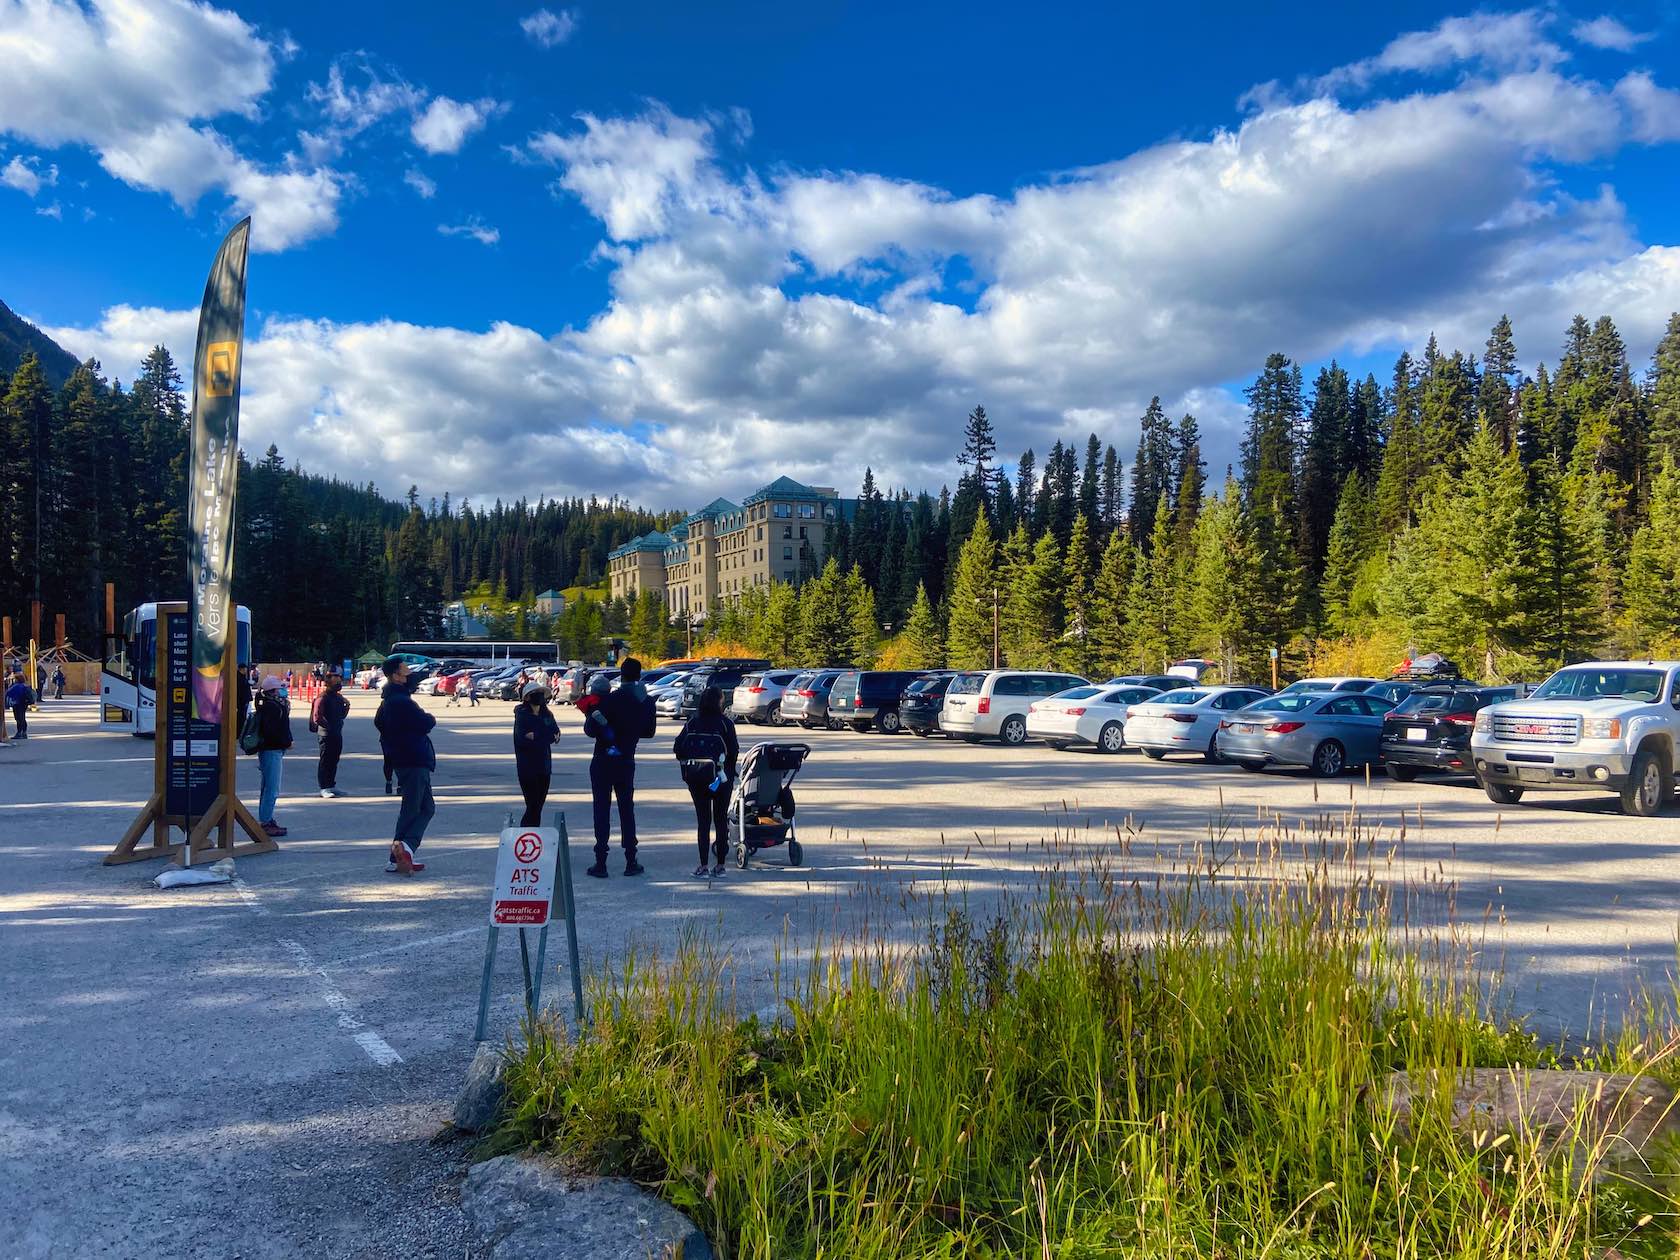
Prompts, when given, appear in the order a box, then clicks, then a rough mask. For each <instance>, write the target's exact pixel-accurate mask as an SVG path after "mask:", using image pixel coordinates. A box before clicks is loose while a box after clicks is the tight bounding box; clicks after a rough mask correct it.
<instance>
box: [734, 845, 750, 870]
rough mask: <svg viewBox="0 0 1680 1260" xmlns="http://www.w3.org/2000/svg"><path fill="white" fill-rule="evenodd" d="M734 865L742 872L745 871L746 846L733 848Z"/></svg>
mask: <svg viewBox="0 0 1680 1260" xmlns="http://www.w3.org/2000/svg"><path fill="white" fill-rule="evenodd" d="M735 865H736V866H738V867H740V868H741V869H742V870H743V871H744V870H746V869H747V846H746V845H744V844H738V845H736V846H735Z"/></svg>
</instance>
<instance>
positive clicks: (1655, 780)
mask: <svg viewBox="0 0 1680 1260" xmlns="http://www.w3.org/2000/svg"><path fill="white" fill-rule="evenodd" d="M1663 774H1664V770H1663V760H1662V758H1661V757H1660V756H1659V755H1658V754H1656V753H1654V752H1652V751H1651V750H1650V749H1642V750H1640V751H1639V752H1637V753H1635V754H1634V758H1633V772H1632V773H1631V774H1629V775H1628V781H1627V784H1626V786H1624V787H1623V788H1622V813H1624V814H1632V815H1634V816H1635V817H1637V818H1649V817H1651V815H1653V814H1655V813H1656V812H1657V811H1658V810H1660V809H1661V808H1662V807H1663V797H1664V796H1666V795H1667V793H1666V792H1665V791H1664V785H1663Z"/></svg>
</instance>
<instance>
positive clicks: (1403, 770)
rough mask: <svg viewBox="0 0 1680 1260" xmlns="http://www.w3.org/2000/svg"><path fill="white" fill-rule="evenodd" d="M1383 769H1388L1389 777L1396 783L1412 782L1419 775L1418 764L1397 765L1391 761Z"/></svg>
mask: <svg viewBox="0 0 1680 1260" xmlns="http://www.w3.org/2000/svg"><path fill="white" fill-rule="evenodd" d="M1383 769H1384V770H1387V771H1388V777H1389V778H1391V779H1393V780H1394V781H1395V782H1396V783H1410V782H1411V781H1412V780H1413V779H1415V778H1417V777H1418V768H1417V767H1416V766H1397V765H1395V764H1394V763H1393V762H1392V761H1391V762H1389V763H1388V764H1387V765H1386V766H1384V767H1383Z"/></svg>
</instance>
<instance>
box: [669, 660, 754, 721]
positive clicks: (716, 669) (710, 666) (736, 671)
mask: <svg viewBox="0 0 1680 1260" xmlns="http://www.w3.org/2000/svg"><path fill="white" fill-rule="evenodd" d="M769 668H770V662H769V661H765V660H758V659H756V658H755V659H746V658H731V659H728V660H721V659H717V658H714V659H712V660H709V661H702V662H701V663H700V664H699V665H697V666H696V667H695V669H694V672H693V673H691V674H689V676H688V677H687V678H686V679H685V680H684V681H683V693H682V700H681V701H679V702H678V705H677V716H678V717H680V718H682V719H684V720H685V721H686V720H687V719H688V718H691V717H693V716H694V714H695V713H696V712H697V711H698V710H699V708H700V693H701V692H703V691H705V690H706V688H707V687H716V688H717V689H718V690H719V691H721V692H723V709H724V712H726V713H727V712H728V711H729V701H730V700H731V699H732V698H733V696H734V694H735V688H737V687H739V686H740V685H741V680H742V679H743V678H745V677H746V676H747V675H748V674H756V673H758V672H760V671H761V670H766V669H769Z"/></svg>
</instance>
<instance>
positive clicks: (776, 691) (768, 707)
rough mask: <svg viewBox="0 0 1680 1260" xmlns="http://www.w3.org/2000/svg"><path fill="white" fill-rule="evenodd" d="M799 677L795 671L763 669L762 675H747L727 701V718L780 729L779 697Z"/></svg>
mask: <svg viewBox="0 0 1680 1260" xmlns="http://www.w3.org/2000/svg"><path fill="white" fill-rule="evenodd" d="M798 677H799V671H798V670H796V669H767V670H765V671H764V672H763V673H762V674H748V675H747V676H746V677H745V678H743V679H741V682H740V685H739V686H737V687H736V688H735V694H734V695H733V696H731V697H730V700H729V713H730V716H731V717H733V718H735V719H737V720H738V721H742V722H767V723H769V724H770V725H771V726H783V725H785V724H786V723H787V719H786V718H784V717H783V716H782V694H783V693H784V692H785V691H787V689H788V684H789V683H791V682H792V681H793V680H794V679H795V678H798Z"/></svg>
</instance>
